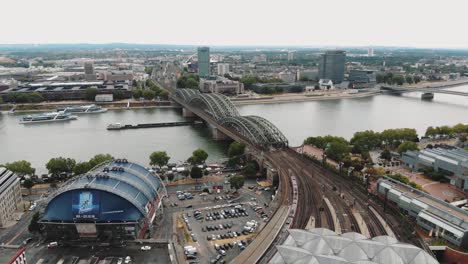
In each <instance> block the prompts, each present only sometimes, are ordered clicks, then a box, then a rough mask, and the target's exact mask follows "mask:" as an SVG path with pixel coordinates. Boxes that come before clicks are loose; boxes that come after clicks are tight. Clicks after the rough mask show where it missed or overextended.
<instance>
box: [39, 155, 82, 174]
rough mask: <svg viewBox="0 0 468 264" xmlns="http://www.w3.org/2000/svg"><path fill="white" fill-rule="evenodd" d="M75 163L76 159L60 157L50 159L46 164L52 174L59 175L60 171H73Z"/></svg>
mask: <svg viewBox="0 0 468 264" xmlns="http://www.w3.org/2000/svg"><path fill="white" fill-rule="evenodd" d="M75 165H76V161H75V160H74V159H70V158H62V157H58V158H52V159H50V160H49V161H48V162H47V164H46V168H47V170H49V173H50V174H52V175H53V176H55V177H58V176H59V175H60V173H72V172H73V168H74V167H75Z"/></svg>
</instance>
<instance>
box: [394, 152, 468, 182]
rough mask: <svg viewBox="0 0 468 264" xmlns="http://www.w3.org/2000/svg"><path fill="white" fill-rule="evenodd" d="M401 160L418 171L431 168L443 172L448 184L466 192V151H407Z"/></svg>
mask: <svg viewBox="0 0 468 264" xmlns="http://www.w3.org/2000/svg"><path fill="white" fill-rule="evenodd" d="M401 160H402V161H403V162H404V164H405V165H406V166H407V167H409V168H410V169H412V170H413V171H418V170H419V169H421V168H424V167H431V168H433V169H434V171H438V172H443V173H444V174H446V175H447V176H446V177H447V178H448V179H450V184H452V185H455V186H457V187H459V188H462V189H463V190H468V151H467V150H464V149H462V148H456V147H454V148H433V149H429V148H426V149H424V150H420V151H407V152H405V153H403V155H402V157H401Z"/></svg>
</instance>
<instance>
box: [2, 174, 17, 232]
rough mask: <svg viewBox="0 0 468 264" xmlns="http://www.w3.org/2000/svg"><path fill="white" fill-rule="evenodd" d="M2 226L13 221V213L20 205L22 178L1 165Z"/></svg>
mask: <svg viewBox="0 0 468 264" xmlns="http://www.w3.org/2000/svg"><path fill="white" fill-rule="evenodd" d="M0 183H1V184H0V201H1V203H0V212H1V213H0V227H4V226H5V225H6V224H7V223H8V222H9V221H13V219H14V218H13V214H14V212H15V211H16V210H18V209H22V208H21V207H20V205H21V202H22V198H21V187H20V178H19V177H18V176H16V174H14V173H13V172H12V171H10V170H8V169H7V168H4V167H0Z"/></svg>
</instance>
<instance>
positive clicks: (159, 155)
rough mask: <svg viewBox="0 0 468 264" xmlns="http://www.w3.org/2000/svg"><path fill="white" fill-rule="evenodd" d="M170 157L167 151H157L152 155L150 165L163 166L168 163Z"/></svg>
mask: <svg viewBox="0 0 468 264" xmlns="http://www.w3.org/2000/svg"><path fill="white" fill-rule="evenodd" d="M169 159H170V157H169V156H168V155H167V153H166V151H155V152H153V153H151V155H150V165H153V166H154V165H158V166H159V167H162V166H164V165H167V163H168V162H169Z"/></svg>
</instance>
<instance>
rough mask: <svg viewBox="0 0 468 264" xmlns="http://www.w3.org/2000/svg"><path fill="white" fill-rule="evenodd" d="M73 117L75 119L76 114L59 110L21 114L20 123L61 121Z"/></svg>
mask: <svg viewBox="0 0 468 264" xmlns="http://www.w3.org/2000/svg"><path fill="white" fill-rule="evenodd" d="M75 119H77V117H76V116H74V115H71V114H69V113H64V112H63V111H61V112H51V113H43V114H34V115H27V116H23V117H21V119H20V124H29V123H45V122H62V121H68V120H75Z"/></svg>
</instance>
